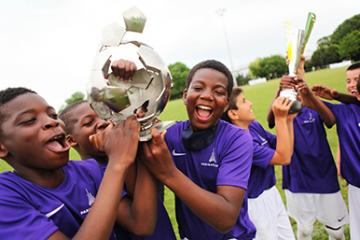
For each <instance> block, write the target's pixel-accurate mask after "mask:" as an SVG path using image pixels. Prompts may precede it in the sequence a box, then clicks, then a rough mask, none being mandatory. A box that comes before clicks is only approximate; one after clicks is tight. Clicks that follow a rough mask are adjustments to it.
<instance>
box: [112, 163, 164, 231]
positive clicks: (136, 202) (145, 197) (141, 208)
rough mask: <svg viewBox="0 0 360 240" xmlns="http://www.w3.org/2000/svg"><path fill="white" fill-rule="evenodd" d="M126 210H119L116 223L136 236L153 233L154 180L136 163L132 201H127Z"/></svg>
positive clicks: (154, 212) (154, 217)
mask: <svg viewBox="0 0 360 240" xmlns="http://www.w3.org/2000/svg"><path fill="white" fill-rule="evenodd" d="M126 204H127V208H128V209H127V210H124V209H121V208H119V213H118V221H119V222H120V223H121V225H123V226H124V227H125V228H126V229H128V230H129V231H130V232H132V233H134V234H136V235H138V236H146V235H150V234H152V233H153V231H154V229H155V225H156V218H157V188H156V180H155V179H154V177H153V176H152V175H151V174H150V173H149V172H148V170H147V169H146V167H145V166H144V165H143V164H142V163H141V162H140V161H139V162H137V179H136V185H135V191H134V195H133V198H132V201H127V202H126Z"/></svg>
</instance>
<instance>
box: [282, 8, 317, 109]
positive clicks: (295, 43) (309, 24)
mask: <svg viewBox="0 0 360 240" xmlns="http://www.w3.org/2000/svg"><path fill="white" fill-rule="evenodd" d="M315 20H316V15H315V14H314V13H312V12H309V14H308V17H307V21H306V26H305V30H302V29H298V30H297V31H296V32H295V33H294V32H292V31H289V32H290V34H289V35H290V36H289V37H288V38H289V39H288V47H287V57H288V61H289V63H288V69H289V76H291V77H296V74H297V69H298V68H299V64H300V59H301V56H302V55H303V54H304V51H305V46H306V44H307V42H308V40H309V37H310V34H311V31H312V29H313V26H314V23H315ZM280 96H283V97H287V98H289V99H290V100H293V101H295V102H294V103H293V105H292V106H291V108H290V110H289V113H290V114H291V113H296V112H299V111H300V110H301V108H302V106H301V102H300V101H299V100H297V92H296V90H295V89H294V88H284V89H282V90H281V92H280Z"/></svg>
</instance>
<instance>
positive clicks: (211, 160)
mask: <svg viewBox="0 0 360 240" xmlns="http://www.w3.org/2000/svg"><path fill="white" fill-rule="evenodd" d="M201 166H204V167H219V164H217V161H216V158H215V153H214V149H213V151H212V153H211V156H210V158H209V162H202V163H201Z"/></svg>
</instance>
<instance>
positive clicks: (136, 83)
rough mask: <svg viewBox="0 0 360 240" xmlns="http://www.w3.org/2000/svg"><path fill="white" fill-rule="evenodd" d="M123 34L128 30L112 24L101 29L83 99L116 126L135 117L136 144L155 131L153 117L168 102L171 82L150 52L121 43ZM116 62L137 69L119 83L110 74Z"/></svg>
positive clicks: (145, 47)
mask: <svg viewBox="0 0 360 240" xmlns="http://www.w3.org/2000/svg"><path fill="white" fill-rule="evenodd" d="M136 20H137V21H138V18H136ZM130 25H131V24H130ZM136 26H137V25H136ZM137 28H139V27H138V26H137ZM126 31H131V30H129V29H126V30H122V29H121V28H120V27H119V26H118V25H114V24H112V25H110V26H109V27H108V28H106V29H105V33H104V34H103V42H102V45H101V47H100V50H99V51H98V53H97V56H96V58H95V63H94V66H93V69H92V72H91V74H90V81H89V84H88V88H87V95H88V100H89V103H90V105H91V107H92V108H93V109H94V111H95V112H96V113H97V114H98V116H99V117H101V118H103V119H105V120H111V121H112V122H114V123H118V122H120V121H122V120H124V119H126V118H127V117H128V116H130V115H134V114H135V115H136V116H137V118H138V121H139V122H140V124H141V131H140V141H148V140H150V139H151V134H150V129H151V128H152V127H154V126H155V127H159V120H158V118H157V117H158V116H159V115H160V113H161V112H162V111H163V109H164V108H165V105H166V103H167V102H168V100H169V98H170V89H171V86H172V79H171V74H170V71H169V69H168V68H167V66H166V65H165V64H164V62H163V61H162V59H161V57H160V56H159V55H158V54H157V53H156V52H155V51H154V50H153V48H151V47H150V46H148V45H147V44H145V43H142V42H139V41H122V37H123V36H124V34H125V32H126ZM141 31H142V29H141ZM119 59H124V60H128V61H132V62H133V63H135V65H136V67H137V71H136V72H135V73H134V75H133V76H132V78H131V79H130V80H128V81H121V80H119V79H118V78H117V77H116V76H115V75H114V74H113V73H112V71H111V63H112V61H116V60H119ZM159 128H161V126H160V127H159Z"/></svg>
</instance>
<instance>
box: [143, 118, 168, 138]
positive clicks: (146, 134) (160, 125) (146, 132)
mask: <svg viewBox="0 0 360 240" xmlns="http://www.w3.org/2000/svg"><path fill="white" fill-rule="evenodd" d="M174 123H175V121H159V122H156V123H154V124H151V125H148V126H146V127H145V128H144V129H141V131H140V142H147V141H149V140H151V128H156V129H157V130H158V131H159V132H163V131H165V130H166V129H168V128H169V127H171V126H172V125H173V124H174Z"/></svg>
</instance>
